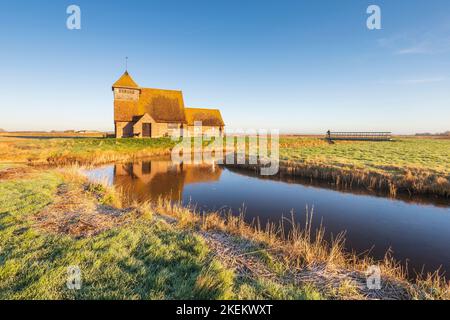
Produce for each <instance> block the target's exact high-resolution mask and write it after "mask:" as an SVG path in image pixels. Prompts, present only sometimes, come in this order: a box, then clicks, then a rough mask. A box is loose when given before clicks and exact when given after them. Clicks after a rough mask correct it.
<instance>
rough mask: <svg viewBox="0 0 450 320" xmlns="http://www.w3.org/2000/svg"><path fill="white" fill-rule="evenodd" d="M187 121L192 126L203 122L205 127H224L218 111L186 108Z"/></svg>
mask: <svg viewBox="0 0 450 320" xmlns="http://www.w3.org/2000/svg"><path fill="white" fill-rule="evenodd" d="M185 114H186V121H187V124H188V125H190V126H193V125H194V122H196V121H201V122H202V125H203V126H219V127H220V126H224V125H225V124H224V122H223V119H222V115H221V114H220V111H219V110H218V109H200V108H186V109H185Z"/></svg>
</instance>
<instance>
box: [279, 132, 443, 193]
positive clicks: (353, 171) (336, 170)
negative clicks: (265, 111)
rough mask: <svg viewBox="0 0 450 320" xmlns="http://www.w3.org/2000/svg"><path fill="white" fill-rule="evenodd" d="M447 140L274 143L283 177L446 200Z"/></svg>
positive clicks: (291, 140) (287, 140)
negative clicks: (429, 196)
mask: <svg viewBox="0 0 450 320" xmlns="http://www.w3.org/2000/svg"><path fill="white" fill-rule="evenodd" d="M449 159H450V139H419V138H401V139H400V138H397V139H394V141H390V142H363V141H361V142H354V141H352V142H337V143H335V144H329V143H327V142H326V141H323V140H320V139H313V138H292V137H291V138H282V139H280V160H281V167H282V170H281V171H282V172H283V173H285V174H291V175H299V176H303V177H311V178H314V179H322V180H326V181H332V182H333V183H335V184H336V185H339V186H343V187H354V186H363V187H366V188H371V189H376V190H385V191H388V192H389V193H390V194H391V195H394V196H395V195H396V193H397V192H407V193H410V194H431V195H440V196H443V197H449V196H450V166H449Z"/></svg>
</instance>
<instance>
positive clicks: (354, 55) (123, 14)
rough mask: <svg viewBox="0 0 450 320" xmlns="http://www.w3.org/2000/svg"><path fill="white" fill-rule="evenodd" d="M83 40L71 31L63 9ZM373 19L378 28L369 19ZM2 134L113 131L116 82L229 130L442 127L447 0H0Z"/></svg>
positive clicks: (449, 103)
mask: <svg viewBox="0 0 450 320" xmlns="http://www.w3.org/2000/svg"><path fill="white" fill-rule="evenodd" d="M71 4H75V5H78V6H79V7H80V9H81V29H80V30H69V29H68V28H67V26H66V20H67V18H68V17H69V15H68V14H67V13H66V9H67V7H68V6H69V5H71ZM372 4H375V5H378V6H379V7H380V9H381V27H382V28H381V30H369V29H368V28H367V26H366V20H367V18H368V17H369V14H367V12H366V10H367V7H368V6H369V5H372ZM0 6H1V10H0V43H1V50H0V66H1V77H0V94H1V96H2V98H1V99H0V128H3V129H5V130H65V129H75V130H81V129H92V130H108V131H110V130H113V127H114V125H113V95H112V91H111V85H112V84H113V83H114V82H115V81H116V80H117V79H118V78H119V77H120V76H121V75H122V73H123V72H124V69H125V57H126V56H127V57H129V59H128V71H129V73H130V74H131V75H132V77H133V78H134V80H135V81H136V82H137V83H138V84H139V85H140V86H142V87H151V88H163V89H178V90H182V91H183V94H184V100H185V105H186V106H188V107H205V108H219V109H220V110H221V112H222V116H223V118H224V120H225V123H226V125H227V127H228V128H230V129H262V128H266V129H279V130H281V132H282V133H324V132H325V131H326V130H328V129H330V130H332V131H343V130H345V131H360V130H364V131H392V132H394V133H399V134H410V133H416V132H443V131H446V130H450V87H449V86H450V1H448V0H433V1H426V0H386V1H381V0H371V1H365V0H346V1H338V0H293V1H289V0H264V1H261V0H259V1H257V0H239V1H236V0H190V1H181V0H180V1H171V0H148V1H143V0H142V1H139V0H127V1H106V0H104V1H100V0H89V1H84V0H83V1H81V0H71V1H65V0H56V1H55V0H39V1H22V0H14V1H5V0H0Z"/></svg>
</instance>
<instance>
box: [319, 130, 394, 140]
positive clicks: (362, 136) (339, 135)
mask: <svg viewBox="0 0 450 320" xmlns="http://www.w3.org/2000/svg"><path fill="white" fill-rule="evenodd" d="M325 139H327V140H328V141H335V140H354V141H391V140H392V133H391V132H331V131H327V133H326V136H325Z"/></svg>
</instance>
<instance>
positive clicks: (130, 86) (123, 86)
mask: <svg viewBox="0 0 450 320" xmlns="http://www.w3.org/2000/svg"><path fill="white" fill-rule="evenodd" d="M112 90H113V91H114V100H126V101H138V100H139V94H140V93H141V89H140V88H139V86H138V85H137V83H136V82H134V80H133V78H132V77H131V76H130V75H129V73H128V71H125V73H124V74H123V75H122V76H121V77H120V78H119V80H117V81H116V82H115V83H114V84H113V86H112Z"/></svg>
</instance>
